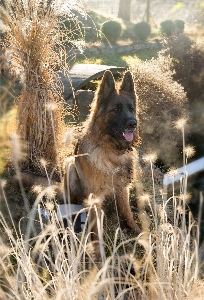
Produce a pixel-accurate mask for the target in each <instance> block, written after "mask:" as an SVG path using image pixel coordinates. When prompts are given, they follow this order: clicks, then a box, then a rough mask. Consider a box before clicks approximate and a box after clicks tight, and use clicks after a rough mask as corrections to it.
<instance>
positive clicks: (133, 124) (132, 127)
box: [126, 119, 137, 129]
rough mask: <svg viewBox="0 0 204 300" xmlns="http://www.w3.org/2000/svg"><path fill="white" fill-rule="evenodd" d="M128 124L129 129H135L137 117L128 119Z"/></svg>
mask: <svg viewBox="0 0 204 300" xmlns="http://www.w3.org/2000/svg"><path fill="white" fill-rule="evenodd" d="M126 126H127V128H128V129H135V128H136V126H137V122H136V120H135V119H131V120H128V121H127V124H126Z"/></svg>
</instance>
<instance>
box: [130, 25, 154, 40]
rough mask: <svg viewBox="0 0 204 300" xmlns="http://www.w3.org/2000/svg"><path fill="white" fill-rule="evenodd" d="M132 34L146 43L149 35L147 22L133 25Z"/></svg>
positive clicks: (149, 29) (149, 28) (149, 27)
mask: <svg viewBox="0 0 204 300" xmlns="http://www.w3.org/2000/svg"><path fill="white" fill-rule="evenodd" d="M133 32H134V34H135V35H136V37H137V38H139V39H141V40H143V41H146V40H147V38H148V36H150V34H151V26H150V25H149V24H148V23H147V22H139V23H137V24H135V26H134V28H133Z"/></svg>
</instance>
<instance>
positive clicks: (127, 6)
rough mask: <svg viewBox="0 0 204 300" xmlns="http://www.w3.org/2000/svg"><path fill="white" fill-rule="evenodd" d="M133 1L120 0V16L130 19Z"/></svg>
mask: <svg viewBox="0 0 204 300" xmlns="http://www.w3.org/2000/svg"><path fill="white" fill-rule="evenodd" d="M131 2H132V0H120V2H119V10H118V18H121V19H123V20H126V21H130V11H131Z"/></svg>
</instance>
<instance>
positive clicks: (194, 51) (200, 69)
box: [163, 34, 204, 157]
mask: <svg viewBox="0 0 204 300" xmlns="http://www.w3.org/2000/svg"><path fill="white" fill-rule="evenodd" d="M164 46H165V48H164V49H163V53H164V55H170V57H171V58H172V63H173V64H172V67H171V68H172V70H174V72H175V73H174V75H173V78H174V80H176V81H177V82H179V83H180V84H181V85H182V86H183V87H184V91H185V92H186V93H187V97H188V100H189V105H190V111H191V128H190V130H191V135H192V137H193V139H194V141H193V143H196V144H197V145H198V148H197V149H196V152H197V155H198V157H199V156H200V157H201V156H202V155H203V153H202V149H203V147H204V140H203V133H202V130H201V128H203V115H202V107H203V99H204V85H203V81H204V50H203V47H202V46H201V45H199V44H196V43H194V42H193V41H192V40H191V39H190V38H189V37H188V36H187V35H185V34H178V35H174V36H173V37H171V38H166V39H165V43H164Z"/></svg>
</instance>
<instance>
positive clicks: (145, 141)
mask: <svg viewBox="0 0 204 300" xmlns="http://www.w3.org/2000/svg"><path fill="white" fill-rule="evenodd" d="M171 65H172V61H171V59H170V58H168V57H165V56H162V55H159V57H158V59H152V60H150V61H145V62H142V61H138V62H137V64H136V65H135V66H133V67H132V72H133V74H134V78H135V86H136V93H137V95H138V101H139V119H140V133H141V137H142V147H143V150H144V151H145V152H156V153H157V155H158V156H159V157H160V158H162V160H163V161H164V162H165V163H166V164H169V163H170V164H171V163H172V162H173V161H176V159H178V158H179V157H180V150H179V149H178V146H179V144H180V140H181V139H180V133H179V132H178V130H176V129H175V122H176V121H177V120H178V119H180V118H185V117H186V114H187V112H186V104H187V98H186V95H185V93H184V91H183V88H182V87H181V85H180V84H178V83H177V82H175V81H174V80H173V72H172V71H171V70H170V68H171Z"/></svg>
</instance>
